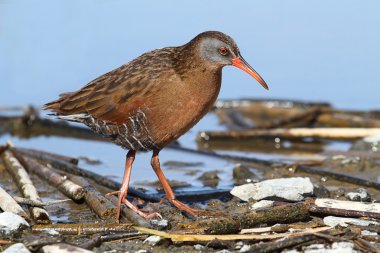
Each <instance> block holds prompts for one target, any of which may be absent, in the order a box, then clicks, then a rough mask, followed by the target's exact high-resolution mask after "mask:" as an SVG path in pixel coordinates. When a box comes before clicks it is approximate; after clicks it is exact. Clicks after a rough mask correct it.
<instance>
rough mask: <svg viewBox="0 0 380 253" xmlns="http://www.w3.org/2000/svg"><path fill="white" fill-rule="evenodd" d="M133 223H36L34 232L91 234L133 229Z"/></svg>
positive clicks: (33, 228)
mask: <svg viewBox="0 0 380 253" xmlns="http://www.w3.org/2000/svg"><path fill="white" fill-rule="evenodd" d="M132 226H133V225H132V224H99V223H94V224H49V225H34V226H33V227H32V232H49V231H54V232H59V233H60V234H67V235H91V234H97V233H114V232H126V231H129V230H132V229H131V228H132Z"/></svg>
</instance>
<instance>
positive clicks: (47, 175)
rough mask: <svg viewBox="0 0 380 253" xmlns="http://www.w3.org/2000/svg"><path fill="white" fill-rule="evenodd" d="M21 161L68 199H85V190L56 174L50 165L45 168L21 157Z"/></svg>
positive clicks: (27, 158) (30, 159)
mask: <svg viewBox="0 0 380 253" xmlns="http://www.w3.org/2000/svg"><path fill="white" fill-rule="evenodd" d="M16 154H17V152H16ZM20 161H22V162H23V164H24V165H25V167H26V168H28V170H29V172H32V173H35V174H37V175H38V176H40V177H41V178H43V179H45V180H46V181H48V182H49V183H50V184H51V185H52V186H54V187H56V188H57V189H58V190H59V191H61V192H62V193H63V194H65V195H66V196H67V197H69V198H71V199H73V200H81V199H82V198H83V197H84V189H83V188H82V187H80V186H79V185H77V184H75V183H73V182H72V181H70V180H68V179H67V178H65V177H63V176H61V175H59V174H58V173H56V172H54V171H53V170H52V169H51V168H50V167H51V166H50V165H49V164H47V165H46V166H44V165H42V164H40V163H38V162H37V161H35V160H33V159H32V158H29V157H26V156H23V157H21V159H20Z"/></svg>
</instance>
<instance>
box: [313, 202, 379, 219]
mask: <svg viewBox="0 0 380 253" xmlns="http://www.w3.org/2000/svg"><path fill="white" fill-rule="evenodd" d="M310 203H311V206H310V208H309V211H310V212H311V213H318V214H326V215H335V216H343V217H368V218H374V219H380V203H363V202H354V201H343V200H335V199H315V200H312V201H310Z"/></svg>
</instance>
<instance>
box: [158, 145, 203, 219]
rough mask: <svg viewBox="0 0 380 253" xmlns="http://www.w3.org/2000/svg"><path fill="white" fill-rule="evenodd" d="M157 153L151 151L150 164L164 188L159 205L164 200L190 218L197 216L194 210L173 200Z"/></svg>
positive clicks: (172, 194)
mask: <svg viewBox="0 0 380 253" xmlns="http://www.w3.org/2000/svg"><path fill="white" fill-rule="evenodd" d="M159 152H160V151H159V150H154V151H153V156H152V161H151V164H152V168H153V170H154V172H156V175H157V177H158V179H159V180H160V182H161V184H162V186H163V187H164V191H165V197H164V198H163V199H162V200H161V201H160V203H162V202H163V201H164V200H165V199H166V200H167V201H169V203H171V204H172V205H174V206H175V207H177V208H178V209H180V210H183V211H185V212H187V213H189V214H191V215H192V216H197V215H196V212H197V211H196V210H194V209H192V208H190V207H189V206H187V205H185V204H183V203H182V202H180V201H179V200H177V199H176V198H175V195H174V192H173V190H172V188H171V187H170V185H169V183H168V180H167V179H166V177H165V175H164V173H163V172H162V170H161V166H160V160H159V159H158V153H159Z"/></svg>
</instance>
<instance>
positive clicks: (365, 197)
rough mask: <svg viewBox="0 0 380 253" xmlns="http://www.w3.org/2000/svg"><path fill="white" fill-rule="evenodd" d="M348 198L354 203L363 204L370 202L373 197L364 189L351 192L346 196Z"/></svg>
mask: <svg viewBox="0 0 380 253" xmlns="http://www.w3.org/2000/svg"><path fill="white" fill-rule="evenodd" d="M346 197H347V198H348V199H349V200H352V201H361V202H370V201H371V195H369V193H368V191H367V190H366V189H364V188H359V189H357V190H356V191H354V192H349V193H347V194H346Z"/></svg>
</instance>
